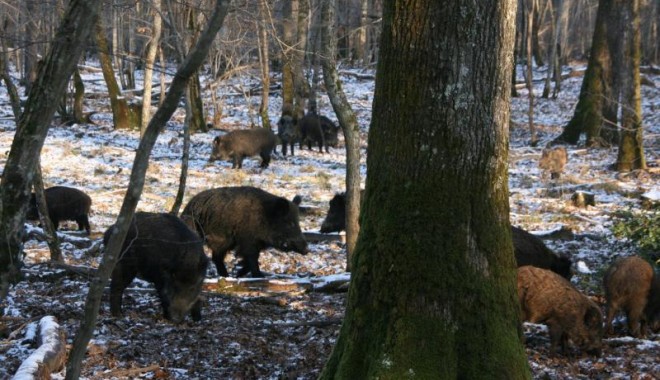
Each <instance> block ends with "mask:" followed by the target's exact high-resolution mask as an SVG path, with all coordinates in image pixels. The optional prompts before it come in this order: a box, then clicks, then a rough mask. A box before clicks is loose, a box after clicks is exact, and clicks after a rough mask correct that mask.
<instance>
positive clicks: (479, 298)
mask: <svg viewBox="0 0 660 380" xmlns="http://www.w3.org/2000/svg"><path fill="white" fill-rule="evenodd" d="M515 7H516V2H515V1H513V0H509V1H494V0H482V1H478V2H454V3H452V5H450V4H448V3H446V2H437V1H433V0H417V1H414V2H412V3H411V2H403V1H401V0H388V1H384V3H383V8H384V12H383V32H382V33H383V34H382V39H381V50H380V54H379V57H380V59H379V61H378V67H377V78H376V90H375V95H374V102H373V111H372V113H373V117H372V122H371V127H370V133H369V144H368V150H369V151H368V155H367V168H368V169H367V170H368V173H367V183H366V193H365V199H364V201H363V204H362V207H363V209H362V214H361V217H360V221H361V226H360V228H361V230H360V235H359V237H358V242H357V246H356V249H355V253H354V259H353V270H352V279H351V285H350V290H349V295H348V305H347V311H346V316H345V318H344V323H343V325H342V328H341V332H340V336H339V338H338V340H337V343H336V346H335V348H334V350H333V352H332V354H331V357H330V358H329V361H328V363H327V364H326V367H325V368H324V370H323V373H322V374H321V376H320V378H321V379H374V378H379V379H405V378H419V379H456V378H461V379H483V378H492V379H528V378H530V373H529V368H528V366H527V358H526V355H525V351H524V349H523V345H522V344H521V340H520V338H521V335H520V334H521V332H520V329H519V323H520V322H519V312H518V301H517V294H516V288H515V281H516V266H515V260H514V256H513V248H512V243H511V237H510V232H509V229H510V225H509V202H508V185H507V155H508V122H509V96H510V90H511V89H510V84H511V77H510V75H511V69H512V67H511V65H512V52H513V37H514V22H515V14H516V12H515Z"/></svg>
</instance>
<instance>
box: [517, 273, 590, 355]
mask: <svg viewBox="0 0 660 380" xmlns="http://www.w3.org/2000/svg"><path fill="white" fill-rule="evenodd" d="M518 298H519V300H520V307H521V317H522V320H523V321H529V322H532V323H543V324H545V325H547V326H548V330H549V332H550V346H551V347H550V348H551V350H552V352H556V351H557V349H558V348H559V346H561V350H562V352H563V353H564V354H567V353H568V342H569V340H570V341H572V342H573V344H574V345H576V346H577V347H578V348H580V349H581V350H584V351H586V352H588V353H590V354H595V355H600V349H601V343H602V337H603V315H602V313H601V311H600V308H598V305H596V303H594V302H593V301H591V300H590V299H589V298H587V297H586V296H584V295H583V294H582V293H580V292H579V291H578V290H577V289H575V287H573V285H572V284H571V283H570V282H569V281H568V280H566V279H565V278H563V277H562V276H560V275H558V274H557V273H554V272H552V271H550V270H547V269H541V268H536V267H533V266H529V265H527V266H522V267H519V268H518Z"/></svg>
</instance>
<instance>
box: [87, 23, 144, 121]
mask: <svg viewBox="0 0 660 380" xmlns="http://www.w3.org/2000/svg"><path fill="white" fill-rule="evenodd" d="M95 37H96V44H97V45H98V48H99V61H100V62H101V69H102V70H103V78H104V79H105V83H106V85H107V87H108V96H109V97H110V107H111V108H112V121H113V123H114V125H115V129H133V128H137V127H138V126H137V125H131V122H130V120H131V118H130V116H129V113H130V110H129V108H128V103H127V102H126V98H125V97H123V96H122V94H121V90H120V89H119V86H118V85H117V79H116V78H115V71H114V70H113V68H112V59H111V58H110V49H109V48H108V40H107V38H106V37H105V31H104V28H103V25H102V24H101V21H100V20H99V23H98V25H97V26H96V35H95Z"/></svg>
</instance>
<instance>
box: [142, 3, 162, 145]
mask: <svg viewBox="0 0 660 380" xmlns="http://www.w3.org/2000/svg"><path fill="white" fill-rule="evenodd" d="M151 10H152V12H151V13H152V15H153V23H152V31H151V41H149V48H148V49H147V55H146V57H145V58H144V83H143V86H142V87H143V89H144V91H143V92H142V115H141V116H142V120H141V123H140V131H141V132H142V134H144V130H145V129H146V128H147V125H148V124H149V119H150V118H151V88H152V85H151V84H152V83H151V81H152V78H153V73H154V62H156V54H157V53H158V47H159V45H160V34H161V29H162V24H163V21H162V19H161V17H160V13H161V6H160V0H153V1H152V2H151Z"/></svg>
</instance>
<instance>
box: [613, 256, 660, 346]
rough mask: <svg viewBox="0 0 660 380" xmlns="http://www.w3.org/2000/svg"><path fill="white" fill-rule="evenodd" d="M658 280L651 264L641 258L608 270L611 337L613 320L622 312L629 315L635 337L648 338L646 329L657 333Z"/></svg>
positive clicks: (624, 260)
mask: <svg viewBox="0 0 660 380" xmlns="http://www.w3.org/2000/svg"><path fill="white" fill-rule="evenodd" d="M657 277H658V276H657V275H656V274H655V273H654V272H653V267H651V264H649V263H648V262H646V260H644V259H642V258H641V257H638V256H630V257H624V258H620V259H617V260H616V261H615V262H614V263H613V264H612V265H611V266H610V267H609V268H608V269H607V271H606V272H605V276H604V278H603V288H604V290H605V298H606V299H607V317H606V319H605V327H606V331H607V333H608V334H612V332H613V331H612V319H614V316H615V315H616V314H617V312H618V311H620V310H623V311H624V312H625V313H626V317H627V319H628V330H629V332H630V334H631V335H632V336H634V337H637V338H639V337H642V336H645V335H646V334H647V326H651V328H652V329H653V330H654V331H655V329H657V325H658V323H659V321H660V299H658V297H659V296H658V294H657V293H658V292H660V289H658V287H659V286H660V285H658V284H657V282H658V279H657ZM654 283H655V284H654Z"/></svg>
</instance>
